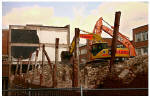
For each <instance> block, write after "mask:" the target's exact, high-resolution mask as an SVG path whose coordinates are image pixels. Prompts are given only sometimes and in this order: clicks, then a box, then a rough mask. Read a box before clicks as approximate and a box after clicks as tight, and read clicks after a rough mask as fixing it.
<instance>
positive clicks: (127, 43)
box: [93, 17, 136, 57]
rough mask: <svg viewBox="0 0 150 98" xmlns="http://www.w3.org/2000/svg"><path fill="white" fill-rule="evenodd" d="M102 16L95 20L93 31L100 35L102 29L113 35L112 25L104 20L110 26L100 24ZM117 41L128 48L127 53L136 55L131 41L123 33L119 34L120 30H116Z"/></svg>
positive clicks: (132, 55)
mask: <svg viewBox="0 0 150 98" xmlns="http://www.w3.org/2000/svg"><path fill="white" fill-rule="evenodd" d="M102 21H104V20H103V18H102V17H101V18H99V20H98V21H97V22H96V24H95V27H94V30H93V33H95V34H98V35H101V33H102V31H104V32H106V33H107V34H109V35H110V36H113V29H114V27H113V26H111V25H109V24H108V23H107V22H106V21H104V22H105V23H107V24H108V25H109V26H110V27H111V28H109V27H107V26H105V25H103V24H102ZM117 41H119V42H120V43H122V44H123V45H124V46H125V47H126V48H128V49H129V53H130V56H131V57H134V56H136V52H135V48H134V46H133V45H132V43H131V42H130V40H129V39H128V38H127V37H126V36H125V35H123V34H121V33H120V32H118V39H117Z"/></svg>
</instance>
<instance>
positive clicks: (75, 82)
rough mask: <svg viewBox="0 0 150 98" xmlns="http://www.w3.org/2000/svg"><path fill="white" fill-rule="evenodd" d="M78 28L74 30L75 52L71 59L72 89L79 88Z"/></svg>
mask: <svg viewBox="0 0 150 98" xmlns="http://www.w3.org/2000/svg"><path fill="white" fill-rule="evenodd" d="M79 33H80V30H79V28H75V50H74V59H73V79H72V80H73V81H72V86H73V87H79V80H80V79H79Z"/></svg>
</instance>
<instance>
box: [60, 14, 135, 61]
mask: <svg viewBox="0 0 150 98" xmlns="http://www.w3.org/2000/svg"><path fill="white" fill-rule="evenodd" d="M102 21H104V20H103V19H102V17H101V18H99V20H98V21H97V22H96V24H95V27H94V30H93V33H90V32H86V31H84V30H80V31H82V32H86V33H88V34H80V38H85V39H89V40H90V42H91V43H92V44H91V45H90V47H91V49H90V52H91V61H94V60H96V59H103V60H106V59H109V58H110V57H111V49H109V48H108V44H107V43H106V42H104V41H103V39H102V37H101V33H102V31H104V32H106V33H107V34H109V35H110V36H113V26H111V25H110V26H111V28H109V27H106V26H104V25H103V24H102ZM104 22H106V21H104ZM106 23H107V22H106ZM107 24H108V23H107ZM108 25H109V24H108ZM117 41H119V42H120V43H122V44H123V45H124V46H125V47H126V48H117V49H116V54H115V56H116V58H129V57H134V56H136V53H135V48H134V46H133V45H132V43H131V42H130V41H129V39H128V38H127V37H126V36H125V35H123V34H121V33H120V32H118V39H117ZM74 48H75V40H74V38H73V41H72V43H71V46H70V48H69V51H62V53H61V60H62V62H66V61H67V62H68V60H70V58H71V57H72V55H73V51H74Z"/></svg>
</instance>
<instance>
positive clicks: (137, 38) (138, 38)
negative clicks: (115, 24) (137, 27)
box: [135, 32, 148, 42]
mask: <svg viewBox="0 0 150 98" xmlns="http://www.w3.org/2000/svg"><path fill="white" fill-rule="evenodd" d="M146 40H148V32H140V33H138V34H135V42H140V41H146Z"/></svg>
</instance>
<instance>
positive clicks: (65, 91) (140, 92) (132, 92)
mask: <svg viewBox="0 0 150 98" xmlns="http://www.w3.org/2000/svg"><path fill="white" fill-rule="evenodd" d="M2 95H3V96H8V95H9V96H148V88H103V89H85V88H82V87H81V88H36V89H33V88H32V89H31V88H28V89H10V90H2Z"/></svg>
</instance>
